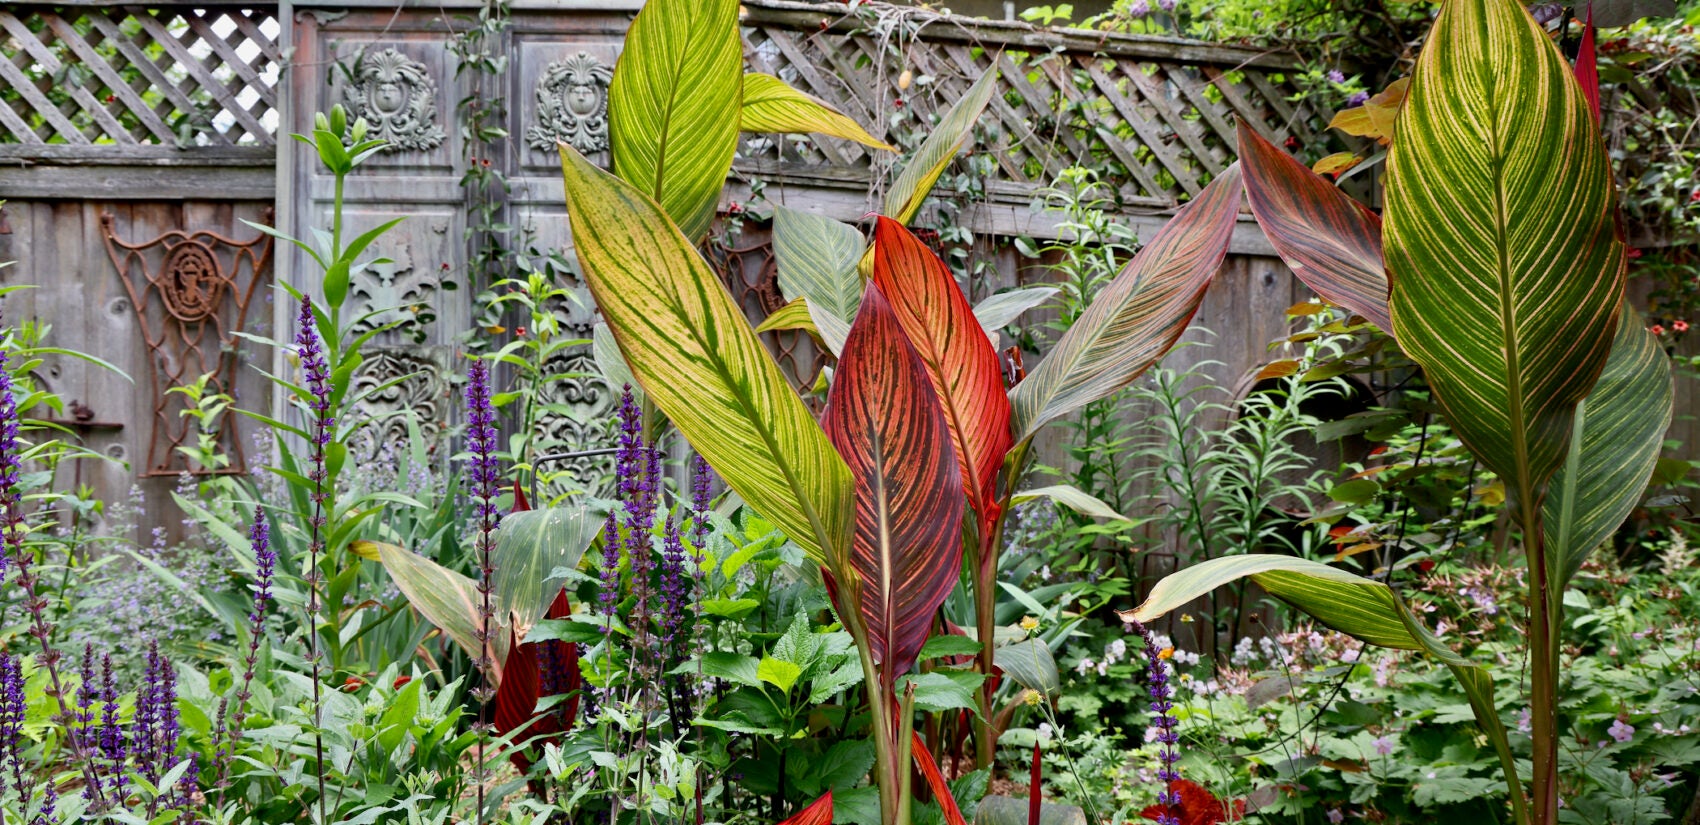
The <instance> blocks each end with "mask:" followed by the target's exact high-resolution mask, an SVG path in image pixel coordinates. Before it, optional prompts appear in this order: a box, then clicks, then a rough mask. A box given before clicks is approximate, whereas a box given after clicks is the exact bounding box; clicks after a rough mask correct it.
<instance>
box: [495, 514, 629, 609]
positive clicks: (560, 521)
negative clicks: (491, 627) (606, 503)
mask: <svg viewBox="0 0 1700 825" xmlns="http://www.w3.org/2000/svg"><path fill="white" fill-rule="evenodd" d="M601 527H602V516H601V514H599V513H596V512H593V511H592V510H591V509H590V508H589V507H585V506H582V505H569V506H565V507H548V508H545V509H542V510H523V511H520V512H517V513H509V514H508V515H506V516H503V517H502V526H501V529H499V530H497V531H496V554H495V555H496V558H497V559H499V560H500V563H498V564H497V565H496V573H495V575H494V576H493V577H492V578H491V585H492V590H493V591H494V595H495V596H496V602H497V604H498V605H499V606H500V607H499V609H500V610H501V615H499V616H497V618H498V619H499V620H500V621H502V622H503V623H505V624H509V625H511V626H512V627H513V628H514V632H515V635H517V636H518V637H519V638H521V639H523V638H525V634H526V633H528V632H529V631H530V630H531V628H532V627H534V626H535V625H536V624H537V622H538V620H539V619H542V618H543V614H544V613H546V612H548V610H549V605H551V604H553V603H554V602H555V597H556V596H557V595H558V594H559V593H560V592H561V588H562V587H563V586H564V585H565V584H566V582H564V581H562V580H560V579H552V578H550V576H551V575H553V574H554V572H555V570H556V569H557V568H565V569H568V570H571V569H573V568H575V567H578V563H579V559H580V558H581V557H583V556H584V551H585V548H587V547H589V546H590V542H591V540H593V539H595V538H596V531H597V530H598V529H600V528H601Z"/></svg>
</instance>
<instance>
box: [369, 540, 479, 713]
mask: <svg viewBox="0 0 1700 825" xmlns="http://www.w3.org/2000/svg"><path fill="white" fill-rule="evenodd" d="M355 544H356V545H359V548H358V549H357V550H356V552H360V553H362V554H376V555H377V557H378V560H379V562H380V563H381V564H383V566H384V571H385V572H386V573H388V574H389V576H390V581H393V582H395V586H396V589H398V590H400V591H401V594H402V595H403V596H406V597H407V603H408V605H410V606H411V607H412V608H413V609H414V610H417V611H419V615H421V616H424V617H425V621H428V622H430V623H431V624H433V625H436V627H437V629H438V630H441V631H443V634H444V635H445V636H448V637H449V639H451V640H453V641H454V643H455V644H457V645H460V649H461V650H463V651H465V652H466V655H468V656H470V657H472V658H473V659H477V658H479V657H480V656H482V655H484V654H483V650H482V645H481V644H479V642H478V583H477V582H474V581H473V580H472V579H469V578H467V577H466V576H463V575H461V574H460V573H456V572H455V571H453V570H450V569H448V568H447V567H444V566H442V565H440V564H438V563H436V562H434V561H432V560H430V559H428V558H425V557H424V556H421V555H419V554H418V553H415V552H413V551H412V550H409V549H407V548H405V547H401V546H399V545H394V544H388V543H385V542H380V541H359V542H355ZM496 619H497V621H498V623H499V622H500V621H501V617H500V616H497V617H496ZM499 626H500V625H499V624H498V627H499ZM507 651H508V634H507V633H506V632H502V631H499V630H497V631H492V632H491V634H490V653H491V656H492V658H494V659H495V660H496V667H495V668H494V669H493V670H494V672H493V675H494V676H495V677H496V679H497V680H498V681H499V680H500V679H501V676H502V674H501V670H502V668H501V663H502V662H505V661H507V658H508V656H507Z"/></svg>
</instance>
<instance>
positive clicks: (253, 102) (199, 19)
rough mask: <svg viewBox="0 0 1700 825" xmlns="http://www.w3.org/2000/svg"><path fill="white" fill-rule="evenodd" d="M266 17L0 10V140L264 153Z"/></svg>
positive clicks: (268, 69)
mask: <svg viewBox="0 0 1700 825" xmlns="http://www.w3.org/2000/svg"><path fill="white" fill-rule="evenodd" d="M278 32H279V29H278V21H277V14H276V10H275V9H270V8H237V7H218V6H213V7H210V8H193V7H188V6H157V7H142V6H121V7H39V8H37V7H30V6H5V7H0V143H18V144H63V145H90V144H119V145H154V146H172V147H180V148H189V147H195V146H231V145H252V146H270V145H273V143H274V140H275V139H274V133H275V131H276V128H277V105H278V102H277V82H278V71H279V64H280V59H279V48H278V42H277V39H278Z"/></svg>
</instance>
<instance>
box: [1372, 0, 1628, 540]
mask: <svg viewBox="0 0 1700 825" xmlns="http://www.w3.org/2000/svg"><path fill="white" fill-rule="evenodd" d="M1387 165H1388V173H1387V174H1388V183H1387V208H1386V212H1385V214H1384V218H1385V221H1386V224H1385V227H1384V229H1385V232H1384V235H1383V241H1384V243H1385V245H1386V254H1387V268H1388V272H1389V276H1390V278H1391V280H1392V309H1393V327H1394V334H1395V336H1396V337H1397V338H1398V340H1399V345H1400V346H1401V347H1402V348H1403V349H1404V350H1405V352H1406V353H1407V354H1409V355H1410V356H1411V357H1412V358H1413V359H1415V360H1416V361H1417V363H1419V364H1421V365H1422V367H1423V370H1424V374H1425V376H1426V377H1427V380H1428V382H1429V385H1430V386H1431V387H1432V388H1433V390H1434V393H1435V395H1436V397H1437V399H1438V400H1439V402H1440V405H1441V407H1442V408H1443V409H1444V410H1445V412H1446V417H1447V421H1448V423H1450V424H1451V425H1452V427H1453V429H1454V431H1455V432H1456V433H1457V434H1458V436H1459V438H1461V439H1462V440H1463V441H1464V443H1465V444H1466V445H1467V446H1469V447H1470V449H1471V450H1472V451H1473V452H1474V453H1475V454H1476V455H1477V456H1479V457H1480V459H1481V461H1482V463H1483V465H1485V466H1486V467H1487V468H1488V469H1490V470H1492V471H1493V472H1495V473H1497V474H1498V475H1499V476H1500V477H1501V478H1503V479H1505V482H1506V484H1507V487H1508V488H1509V491H1510V492H1511V493H1512V494H1513V496H1514V497H1517V499H1518V501H1520V502H1521V504H1520V505H1519V506H1520V507H1523V508H1534V507H1538V506H1539V502H1540V498H1541V496H1542V495H1543V493H1544V490H1545V489H1546V485H1547V482H1548V480H1549V479H1551V478H1552V475H1553V473H1555V472H1557V470H1558V468H1559V466H1560V465H1561V464H1562V463H1563V461H1564V456H1565V451H1566V450H1567V449H1568V447H1569V444H1570V434H1571V423H1572V419H1573V413H1574V409H1575V406H1576V403H1577V402H1578V401H1581V400H1582V398H1583V397H1584V396H1586V395H1587V394H1588V392H1589V390H1590V389H1591V388H1592V387H1593V385H1594V381H1595V379H1596V378H1597V377H1598V376H1599V374H1600V370H1601V369H1602V367H1604V365H1605V362H1606V358H1607V356H1608V355H1609V353H1610V351H1611V345H1612V338H1613V331H1614V329H1615V327H1616V325H1617V313H1618V306H1619V304H1620V303H1621V301H1622V297H1623V290H1624V268H1625V264H1626V258H1625V256H1624V247H1623V244H1622V242H1621V241H1620V240H1619V239H1618V236H1617V231H1616V225H1615V211H1616V203H1615V198H1614V195H1613V185H1612V173H1611V167H1610V163H1609V160H1608V158H1607V157H1606V147H1605V143H1604V142H1603V141H1602V140H1601V139H1600V133H1599V129H1598V127H1597V126H1596V125H1595V123H1594V117H1593V113H1592V112H1591V111H1590V110H1589V107H1588V102H1587V100H1586V99H1585V97H1584V96H1583V94H1582V90H1581V88H1580V87H1579V86H1578V85H1577V83H1576V78H1575V76H1574V75H1573V74H1572V73H1571V70H1570V66H1569V64H1568V63H1566V62H1565V60H1564V57H1563V55H1561V54H1559V51H1558V48H1557V46H1555V45H1554V44H1553V43H1552V41H1551V40H1550V39H1549V38H1548V37H1547V36H1546V33H1545V32H1544V31H1542V30H1541V28H1540V27H1539V26H1538V25H1537V24H1536V23H1535V21H1534V20H1533V18H1531V17H1530V16H1529V14H1528V12H1527V11H1525V10H1524V9H1523V7H1522V6H1520V5H1518V4H1517V3H1514V2H1511V0H1452V2H1448V3H1447V4H1446V5H1445V6H1443V7H1442V8H1441V11H1440V16H1439V18H1438V19H1437V20H1436V22H1435V25H1434V29H1433V31H1432V32H1430V34H1429V39H1428V43H1427V45H1426V46H1425V47H1424V48H1423V52H1422V56H1421V57H1420V58H1419V59H1418V61H1417V66H1416V71H1415V73H1414V74H1413V76H1412V80H1411V89H1410V94H1409V95H1408V97H1407V98H1406V100H1405V105H1404V109H1403V110H1402V112H1401V114H1400V116H1399V121H1398V125H1397V131H1396V134H1395V137H1394V141H1393V148H1392V150H1391V152H1390V153H1389V155H1388V161H1387ZM1531 511H1532V510H1530V509H1525V513H1528V512H1531ZM1524 520H1527V519H1524Z"/></svg>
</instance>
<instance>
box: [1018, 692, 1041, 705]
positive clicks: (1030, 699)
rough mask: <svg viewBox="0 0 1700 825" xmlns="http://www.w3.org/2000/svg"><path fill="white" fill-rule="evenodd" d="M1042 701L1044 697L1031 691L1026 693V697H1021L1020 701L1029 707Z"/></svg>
mask: <svg viewBox="0 0 1700 825" xmlns="http://www.w3.org/2000/svg"><path fill="white" fill-rule="evenodd" d="M1044 700H1045V697H1043V696H1041V695H1039V691H1036V690H1031V689H1029V690H1028V691H1027V693H1026V695H1024V696H1022V697H1021V701H1023V702H1026V703H1027V704H1029V705H1037V704H1039V703H1040V702H1043V701H1044Z"/></svg>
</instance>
